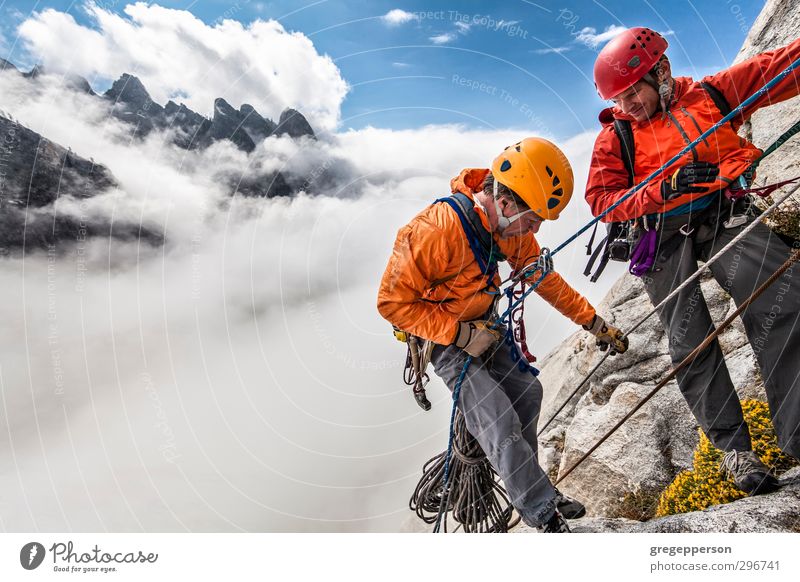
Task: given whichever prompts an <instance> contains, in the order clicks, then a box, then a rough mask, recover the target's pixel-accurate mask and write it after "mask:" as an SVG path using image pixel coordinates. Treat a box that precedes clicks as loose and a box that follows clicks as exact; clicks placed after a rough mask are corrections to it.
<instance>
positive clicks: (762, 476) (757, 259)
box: [586, 27, 800, 495]
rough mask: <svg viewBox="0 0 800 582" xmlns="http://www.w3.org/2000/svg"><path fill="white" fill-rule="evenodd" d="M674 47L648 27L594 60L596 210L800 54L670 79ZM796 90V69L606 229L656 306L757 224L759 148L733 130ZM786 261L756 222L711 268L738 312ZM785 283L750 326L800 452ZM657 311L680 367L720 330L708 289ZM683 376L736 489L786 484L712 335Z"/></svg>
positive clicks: (796, 340)
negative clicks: (753, 435) (758, 441)
mask: <svg viewBox="0 0 800 582" xmlns="http://www.w3.org/2000/svg"><path fill="white" fill-rule="evenodd" d="M666 50H667V41H666V40H665V39H664V38H663V37H662V36H661V35H660V34H659V33H657V32H656V31H654V30H652V29H649V28H644V27H638V28H631V29H629V30H626V31H625V32H623V33H621V34H620V35H618V36H617V37H615V38H614V39H613V40H611V41H610V42H609V43H608V44H607V45H606V46H605V47H604V48H603V49H602V51H601V52H600V54H599V56H598V57H597V60H596V62H595V66H594V80H595V85H596V87H597V91H598V93H599V94H600V97H602V98H603V99H610V100H611V101H612V102H613V104H614V106H613V107H611V108H609V109H606V110H604V111H603V112H602V113H601V115H600V120H601V122H602V123H603V129H602V130H601V131H600V135H599V136H598V137H597V141H596V143H595V147H594V153H593V157H592V162H591V167H590V173H589V179H588V182H587V186H586V201H587V202H588V203H589V205H590V206H591V209H592V212H593V213H594V215H595V216H597V215H599V214H601V213H602V212H603V211H605V210H606V209H607V208H608V207H609V206H611V205H612V204H614V203H615V202H616V201H618V200H619V199H620V198H621V197H622V196H624V195H625V194H626V193H627V192H628V190H629V189H630V187H631V186H633V185H634V184H636V183H639V182H641V181H642V180H643V179H644V178H645V177H646V176H648V175H649V174H651V173H652V172H654V171H655V170H657V169H658V168H660V167H661V166H662V165H663V164H664V163H665V162H666V161H667V160H669V159H670V158H672V157H673V156H675V155H676V154H677V153H678V152H679V151H680V150H681V149H683V148H684V147H685V146H686V145H688V144H689V143H691V142H692V141H694V140H695V139H697V137H698V136H699V135H700V134H701V133H703V132H704V131H705V130H707V129H708V128H710V127H711V126H712V125H714V124H715V123H716V122H718V121H719V120H720V119H721V118H722V117H723V116H724V115H725V114H727V113H728V112H730V111H731V109H733V108H735V107H737V106H738V105H739V104H740V103H741V102H742V101H744V100H745V99H746V98H748V97H749V96H750V95H751V94H753V93H754V92H755V91H756V90H758V89H759V88H761V87H762V86H763V85H764V84H765V83H766V82H768V81H769V80H770V79H772V78H773V77H775V76H776V75H777V74H778V73H780V72H781V71H782V70H783V69H785V68H786V67H787V66H789V65H790V64H791V63H792V62H793V61H794V60H796V59H797V58H798V57H800V40H796V41H794V42H792V43H791V44H789V45H788V46H785V47H782V48H778V49H775V50H772V51H770V52H765V53H762V54H760V55H757V56H755V57H753V58H751V59H748V60H745V61H743V62H741V63H738V64H736V65H734V66H732V67H730V68H729V69H726V70H724V71H722V72H720V73H717V74H715V75H711V76H708V77H706V78H704V79H703V80H702V81H694V80H692V79H691V78H689V77H677V78H674V77H673V76H672V69H671V65H670V61H669V59H668V58H667V56H666V54H665V53H666ZM798 93H800V75H798V72H797V71H794V72H793V73H792V74H790V75H789V76H788V77H787V78H786V79H784V80H783V81H782V82H780V83H779V84H778V85H776V86H775V88H773V89H772V90H771V91H770V92H769V93H768V95H766V96H764V97H762V98H760V99H759V100H757V101H756V102H755V103H754V104H753V105H751V106H750V107H748V108H747V109H746V110H744V111H743V112H742V114H740V115H738V116H736V117H734V118H733V120H732V121H731V123H729V124H725V125H723V126H721V127H720V128H719V129H718V130H717V131H716V132H715V133H713V134H711V135H710V136H708V137H707V138H705V139H703V140H702V141H701V142H699V143H698V144H697V146H696V147H694V148H693V149H692V150H691V151H689V152H688V153H687V154H686V155H685V156H684V157H683V158H682V159H681V160H680V161H679V162H677V163H676V164H674V165H672V166H670V167H669V168H668V169H667V170H666V171H665V172H664V173H663V174H661V175H659V176H658V177H657V178H656V179H654V180H653V181H651V182H650V183H649V184H648V185H647V186H645V187H644V188H642V189H641V190H639V191H637V192H636V193H635V194H634V195H633V196H631V197H630V198H628V199H627V200H625V201H624V202H623V203H622V204H620V205H619V206H618V207H616V208H615V209H614V210H612V211H611V212H610V213H609V214H608V215H606V216H605V217H604V218H603V220H604V221H606V222H610V223H613V224H614V226H616V227H618V228H617V229H616V230H614V229H613V228H611V229H610V230H609V232H610V233H620V232H622V233H625V235H624V239H625V240H623V237H622V236H619V240H618V241H611V242H612V243H614V244H612V245H611V247H612V248H613V249H614V252H613V253H611V252H610V253H609V255H610V256H611V258H621V259H623V260H624V259H625V258H627V257H628V256H630V257H634V260H633V262H632V267H631V272H632V273H633V274H634V275H638V276H641V277H642V282H643V283H644V288H645V290H646V292H647V294H648V295H649V297H650V299H651V301H652V302H653V303H654V304H658V303H659V302H661V300H662V299H664V297H666V296H667V295H668V294H669V293H670V292H671V291H672V290H673V289H675V288H676V287H677V286H678V285H680V284H681V283H682V282H683V281H684V280H685V279H687V278H688V277H689V276H690V275H692V273H694V272H695V271H696V270H697V268H698V266H697V261H698V260H706V259H708V258H709V257H710V256H712V255H714V254H715V253H716V252H717V251H719V250H720V249H721V248H722V247H723V246H724V245H726V244H727V243H729V242H730V241H731V240H732V239H733V238H734V237H735V236H736V235H738V234H739V233H740V232H741V231H742V230H743V229H744V228H745V227H746V226H747V225H748V224H749V223H750V222H752V221H753V219H754V217H755V213H756V209H755V207H754V206H753V204H752V200H751V199H750V196H749V195H746V196H743V195H742V193H741V192H739V193H738V194H737V190H742V189H745V188H747V187H748V185H749V182H750V180H751V179H752V176H751V175H750V173H751V172H748V169H749V168H750V166H751V164H752V163H753V161H754V160H756V159H757V158H758V157H759V156H760V154H761V151H760V150H759V149H758V148H756V147H755V146H754V145H753V144H752V143H750V142H749V141H747V140H746V139H744V138H742V137H740V136H739V135H738V134H737V130H738V129H739V128H740V127H741V126H742V124H743V123H744V122H745V121H746V120H747V119H748V118H749V116H750V115H751V114H752V113H753V112H754V111H756V110H757V109H759V108H760V107H765V106H768V105H771V104H773V103H777V102H779V101H783V100H785V99H788V98H790V97H794V96H795V95H797V94H798ZM613 236H614V235H612V238H613ZM626 241H628V243H629V244H630V247H629V248H627V249H625V248H624V245H625V244H626ZM645 241H647V242H648V244H646V245H643V244H642V243H644V242H645ZM636 245H638V246H636ZM645 247H646V248H645ZM619 249H622V250H619ZM627 251H631V252H630V253H628V252H627ZM615 253H616V255H617V256H614V255H615ZM788 255H789V248H788V247H787V245H786V244H785V242H784V241H783V240H781V238H779V237H778V236H777V235H776V234H774V233H773V232H772V231H771V230H770V229H769V228H768V227H767V226H765V225H763V224H759V225H757V226H756V227H755V228H754V230H752V231H751V232H750V233H749V234H748V235H747V236H745V237H744V238H743V239H741V241H740V242H739V243H738V244H737V246H736V247H735V248H733V249H731V250H730V251H728V252H727V253H725V254H723V255H722V256H721V257H720V260H718V261H717V262H715V263H714V264H712V265H711V267H710V270H711V272H712V274H713V276H714V278H715V279H716V280H717V282H718V283H719V284H720V285H722V286H723V288H724V289H725V290H726V291H727V292H728V293H730V295H731V296H732V297H733V299H734V301H735V302H736V303H737V304H738V303H740V302H742V301H743V300H744V299H746V298H747V297H748V296H749V295H750V294H751V293H752V292H753V291H754V290H755V289H756V288H757V287H758V286H759V285H760V284H761V283H763V282H764V281H765V280H766V279H767V278H768V277H769V276H770V275H771V274H772V273H774V272H775V271H776V270H777V269H778V267H780V266H781V264H783V262H784V261H785V260H786V258H787V257H788ZM779 284H780V286H782V287H779ZM779 284H776V285H775V286H773V288H772V290H771V291H768V292H767V293H764V294H763V295H762V296H761V297H760V298H758V299H756V300H755V301H754V302H753V303H752V304H751V305H750V306H749V307H748V309H747V310H746V311H745V312H744V314H743V316H742V320H743V322H744V326H745V330H746V332H747V337H748V339H749V341H750V344H751V346H752V348H753V351H754V352H755V356H756V360H757V361H758V365H759V367H760V371H761V376H762V378H763V379H764V384H765V388H766V394H767V399H768V401H769V406H770V411H771V416H772V421H773V423H774V425H775V430H776V432H777V435H778V443H779V445H780V447H781V449H783V450H784V451H785V452H787V453H789V454H791V455H793V456H795V457H800V429H799V428H798V426H799V425H800V358H798V354H800V319H799V318H800V281H798V280H797V277H795V280H792V277H791V273H788V274H786V275H784V276H783V277H782V278H781V279H780V281H779ZM786 288H788V289H789V291H788V292H786V291H785V289H786ZM781 289H783V292H782V293H781ZM778 293H781V295H780V297H777V296H776V294H778ZM778 304H779V308H778V309H776V308H775V305H778ZM659 316H660V318H661V322H662V323H663V325H664V327H665V329H666V330H667V335H668V339H669V351H670V355H671V357H672V361H673V362H674V363H676V364H677V363H678V362H680V361H681V360H683V359H684V358H685V357H686V356H687V355H688V354H689V353H691V352H692V350H694V348H695V347H696V346H698V345H699V344H700V343H701V342H702V341H703V340H704V339H705V338H706V336H707V335H708V334H709V333H710V331H711V330H712V329H713V323H712V321H711V316H710V315H709V312H708V308H707V306H706V303H705V299H704V297H703V294H702V292H701V289H700V284H699V282H695V283H694V284H693V285H690V286H688V287H687V288H686V289H685V290H683V291H682V292H681V293H680V294H678V295H677V297H676V298H675V299H673V300H672V301H670V302H668V303H667V305H666V306H665V307H664V308H663V309H661V310H660V312H659ZM766 328H768V330H769V331H768V332H767V333H765V331H764V330H765V329H766ZM677 378H678V384H679V386H680V389H681V392H682V393H683V395H684V397H685V399H686V401H687V403H688V404H689V406H690V408H691V410H692V412H693V413H694V415H695V417H696V418H697V421H698V423H699V424H700V426H701V427H702V428H703V430H704V431H705V432H706V434H707V435H708V437H709V438H710V439H711V441H712V442H713V443H714V445H715V446H717V447H718V448H720V449H722V450H723V451H725V453H726V454H725V457H724V460H723V463H722V467H723V468H724V469H725V470H726V471H727V472H728V473H729V474H730V475H731V476H732V477H733V479H734V482H735V483H736V485H737V486H738V487H739V488H740V489H742V490H743V491H745V492H747V493H749V494H751V495H755V494H759V493H766V492H769V491H772V490H774V489H775V488H776V487H777V486H778V482H777V480H776V479H775V477H774V476H773V475H772V473H771V472H770V469H769V468H768V467H767V466H765V465H764V463H763V462H762V461H761V460H760V459H759V457H758V456H757V455H755V454H754V453H753V451H752V446H751V441H750V434H749V431H748V428H747V425H746V424H745V422H744V418H743V415H742V408H741V405H740V403H739V398H738V396H737V394H736V391H735V390H734V386H733V383H732V381H731V377H730V375H729V373H728V369H727V367H726V366H725V361H724V359H723V355H722V350H721V349H720V346H719V343H718V342H717V341H716V340H715V341H714V342H713V343H712V344H711V345H710V346H709V347H708V348H706V349H705V350H704V351H703V352H701V353H700V355H699V356H698V357H697V358H696V360H695V361H694V362H693V363H692V365H691V366H689V367H687V368H685V369H684V370H682V371H681V372H679V373H678V377H677Z"/></svg>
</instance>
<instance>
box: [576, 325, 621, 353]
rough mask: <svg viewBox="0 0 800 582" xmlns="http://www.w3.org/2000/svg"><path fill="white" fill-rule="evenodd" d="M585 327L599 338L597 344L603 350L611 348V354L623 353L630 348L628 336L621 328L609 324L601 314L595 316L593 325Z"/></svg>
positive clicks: (584, 327)
mask: <svg viewBox="0 0 800 582" xmlns="http://www.w3.org/2000/svg"><path fill="white" fill-rule="evenodd" d="M583 329H586V330H588V331H590V332H591V333H592V334H593V335H594V336H595V337H596V338H597V345H598V346H599V347H600V350H601V351H603V352H604V351H606V350H607V349H608V348H611V355H612V356H613V355H616V354H623V353H625V351H626V350H627V349H628V338H627V337H624V334H623V333H622V330H621V329H618V328H616V327H614V326H613V325H608V324H607V323H606V322H605V321H604V320H603V318H602V317H600V316H599V315H595V316H594V321H592V324H591V325H588V326H586V325H584V326H583Z"/></svg>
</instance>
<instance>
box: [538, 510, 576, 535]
mask: <svg viewBox="0 0 800 582" xmlns="http://www.w3.org/2000/svg"><path fill="white" fill-rule="evenodd" d="M536 529H538V530H539V533H571V532H570V529H569V526H568V525H567V522H566V520H565V519H564V518H563V517H562V516H561V514H560V513H559V512H558V510H556V511H555V512H553V517H551V518H550V519H549V520H548V521H547V523H545V524H543V525H540V526H539V527H538V528H536Z"/></svg>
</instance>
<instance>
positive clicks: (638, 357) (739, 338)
mask: <svg viewBox="0 0 800 582" xmlns="http://www.w3.org/2000/svg"><path fill="white" fill-rule="evenodd" d="M798 30H800V13H798V12H797V10H796V7H795V6H794V3H793V2H792V1H791V0H775V1H769V2H767V4H766V6H765V7H764V9H763V11H762V13H761V15H760V16H759V18H758V20H757V22H756V23H755V25H754V26H753V29H752V31H751V33H750V35H749V36H748V38H747V41H746V42H745V44H744V46H743V48H742V51H741V52H740V54H739V57H737V58H738V59H739V60H741V59H744V58H747V57H749V56H752V55H754V54H756V53H759V52H762V51H765V50H769V49H772V48H776V47H779V46H782V45H785V44H787V43H788V42H790V41H792V40H794V39H795V38H796V37H797V31H798ZM798 118H800V98H797V97H796V98H793V99H791V100H789V101H787V102H786V103H783V104H779V105H777V106H773V107H770V108H767V109H765V110H761V111H758V112H757V113H756V114H755V115H753V117H752V120H751V123H750V125H749V126H748V127H747V128H745V131H747V132H749V134H750V135H751V136H752V139H753V140H754V142H755V144H756V145H757V146H759V147H762V148H763V147H766V146H767V145H769V144H770V143H771V142H772V141H773V140H774V139H775V138H776V137H777V136H778V135H780V133H782V132H783V131H785V130H786V129H788V127H789V126H790V125H791V124H792V123H794V122H795V121H796V120H797V119H798ZM790 144H791V147H789V144H787V145H784V146H783V147H782V148H781V150H779V152H780V153H779V154H776V155H773V156H772V157H771V158H768V159H767V160H768V161H767V162H765V163H764V164H762V165H761V168H760V170H759V178H758V180H759V182H761V183H770V182H773V181H777V180H779V179H785V178H786V177H789V176H796V175H798V174H800V139H798V138H795V139H794V141H793V142H790ZM701 286H702V288H703V293H704V295H705V297H706V302H707V303H708V306H709V310H710V312H711V315H712V318H713V319H714V321H716V322H717V323H719V322H721V321H722V320H723V319H724V318H725V317H726V316H727V315H728V314H729V313H730V312H731V311H733V310H734V309H735V305H734V304H733V302H732V300H731V298H730V297H729V296H728V295H727V294H726V293H725V292H724V291H723V290H722V288H721V287H720V286H719V285H717V283H716V282H715V281H713V279H711V278H710V277H709V276H706V277H705V278H704V279H703V280H702V282H701ZM651 308H652V306H651V304H650V301H649V299H648V298H647V296H646V294H645V292H644V288H643V286H642V284H641V282H640V281H639V280H638V279H637V278H635V277H633V276H631V275H627V274H626V275H624V276H623V277H622V278H621V279H620V280H619V281H617V283H616V284H615V285H614V287H613V288H612V289H611V291H610V292H609V293H608V295H607V297H606V298H605V299H604V301H603V302H602V303H601V305H600V306H599V307H598V309H599V311H600V312H601V313H603V314H604V315H605V314H607V315H608V316H609V317H608V319H609V321H610V322H611V323H613V324H614V325H616V326H618V327H621V328H622V329H630V328H631V327H632V325H633V324H634V323H635V322H637V321H639V320H640V319H641V318H642V317H643V316H644V315H646V314H647V313H648V312H649V311H650V310H651ZM720 344H721V346H722V350H723V352H724V354H725V357H726V361H727V365H728V369H729V371H730V373H731V378H732V380H733V382H734V385H735V386H736V387H737V391H738V392H739V396H740V397H741V398H758V399H762V400H764V399H765V394H764V391H763V384H762V382H761V379H760V377H759V375H758V372H757V366H756V363H755V357H754V355H753V352H752V350H751V348H750V346H749V344H748V343H747V338H746V336H745V335H744V328H743V326H742V324H741V321H739V320H737V321H736V323H735V324H734V325H733V326H732V327H730V328H729V329H728V330H726V331H725V332H724V333H723V334H722V335H721V336H720ZM631 346H632V347H631V350H629V351H628V353H626V354H624V355H622V356H617V357H615V358H609V359H608V360H606V362H605V363H604V364H603V366H602V367H601V368H600V369H599V370H598V372H597V373H596V374H595V375H594V377H593V378H592V380H591V381H590V382H589V383H588V385H586V386H584V387H583V389H582V391H581V393H579V394H577V395H576V396H575V397H574V398H572V400H571V401H570V402H569V404H568V405H567V407H566V408H565V410H564V411H562V412H561V414H560V415H559V417H558V418H557V419H556V420H555V421H554V422H553V423H552V424H551V425H550V426H549V427H548V429H547V430H546V431H545V433H544V434H543V435H542V437H540V443H541V450H540V461H541V463H542V465H543V466H544V468H545V470H546V471H548V473H549V474H550V475H551V476H556V475H558V474H560V473H563V472H564V471H565V470H566V469H567V468H568V467H570V466H572V464H573V463H574V462H575V461H576V460H577V459H578V458H580V457H581V456H582V455H583V453H585V452H586V451H587V450H588V449H589V448H590V447H591V446H592V445H593V444H594V443H595V442H596V441H597V440H598V439H599V438H600V437H601V436H602V435H603V434H605V432H606V431H607V430H609V429H610V428H611V427H613V426H614V425H615V424H616V423H617V422H618V421H619V420H620V419H621V418H622V417H623V416H624V415H625V414H626V413H627V412H628V411H629V410H630V409H631V408H632V407H633V405H634V404H636V402H638V400H639V399H640V398H641V397H642V396H644V395H645V394H646V393H648V392H649V391H650V390H651V389H652V387H653V386H654V385H655V384H656V383H657V382H658V381H659V380H660V379H661V378H663V377H664V376H665V375H666V374H667V373H668V372H669V371H670V369H671V362H670V358H669V356H668V355H667V354H668V351H667V345H666V338H665V333H664V330H663V327H662V325H661V323H660V321H659V320H658V317H657V315H653V316H652V317H651V318H650V319H649V320H648V321H647V322H646V323H645V324H644V325H643V326H642V327H640V328H639V329H638V330H637V331H636V332H635V333H634V334H633V335H632V336H631ZM601 355H602V354H601V353H600V352H599V351H598V350H597V349H596V348H595V346H594V341H593V340H590V339H589V335H588V333H587V332H578V333H576V334H574V335H573V336H571V337H570V338H568V339H567V340H566V341H565V342H564V343H563V344H562V345H561V346H559V347H558V348H556V349H555V350H554V351H553V352H551V353H550V354H549V355H548V356H547V357H546V358H545V359H544V361H543V363H542V366H541V371H542V373H541V376H540V379H541V380H542V384H543V386H544V388H545V403H544V406H543V410H542V413H541V416H540V419H541V420H540V422H541V423H542V424H543V423H544V422H545V421H546V420H547V419H549V418H550V417H551V415H552V413H553V412H554V411H555V410H556V408H557V407H558V406H560V405H561V404H562V403H563V402H564V400H565V399H566V397H567V395H568V394H569V393H570V392H571V391H572V390H573V389H574V388H575V387H576V386H577V385H578V384H579V382H580V380H581V379H582V378H583V376H584V375H585V374H586V373H587V372H588V371H589V370H590V369H591V368H592V366H594V365H595V364H596V363H597V362H598V361H599V359H600V356H601ZM696 442H697V424H696V422H695V420H694V417H693V416H692V414H691V412H690V410H689V407H688V405H687V404H686V402H685V400H684V399H683V397H682V396H681V394H680V392H679V390H678V387H677V384H676V383H675V382H671V383H670V384H668V385H667V386H666V387H664V388H663V389H662V390H661V391H660V392H659V393H658V394H657V395H656V396H655V397H654V398H653V399H652V400H651V401H650V402H648V403H647V404H646V405H645V406H644V407H643V408H642V409H641V410H640V411H638V412H637V414H636V415H635V416H633V417H632V418H631V419H630V420H629V421H628V422H627V423H626V424H625V425H623V427H622V428H621V429H620V430H619V431H617V432H616V433H615V434H614V435H613V436H612V437H611V438H610V439H609V440H608V441H606V442H605V443H604V444H603V445H601V446H600V448H598V449H597V451H595V452H594V453H593V454H592V456H591V457H590V458H589V459H587V460H586V461H585V462H584V463H583V464H582V465H581V466H580V467H579V468H578V469H577V470H576V471H575V472H574V473H572V474H571V475H570V476H569V477H568V478H567V479H565V481H564V482H562V483H561V484H560V485H559V488H560V489H561V490H562V491H564V492H565V493H567V494H569V495H573V496H575V497H577V498H579V499H581V500H582V501H584V502H585V503H586V505H587V509H588V512H589V515H590V516H604V517H616V516H619V515H625V514H626V513H627V512H628V507H629V505H630V501H631V499H636V500H638V502H639V503H640V504H645V505H647V504H649V506H650V507H651V508H652V509H654V507H655V505H654V504H655V502H656V500H657V498H656V496H657V494H658V493H659V492H660V491H661V490H663V488H664V487H665V486H666V485H668V484H669V483H670V482H671V481H672V479H673V478H674V477H675V475H676V474H677V473H678V472H680V471H681V470H683V469H689V468H691V462H692V450H693V448H694V446H695V445H696ZM749 502H751V500H748V503H749ZM795 503H796V501H795ZM739 507H741V506H739ZM719 511H723V509H720V510H719ZM727 511H728V510H727V509H726V510H724V511H723V512H727ZM664 523H669V524H679V523H680V520H679V518H677V517H676V518H668V521H665V522H664ZM664 527H665V528H666V527H668V526H664ZM669 527H672V526H669ZM675 527H678V526H675ZM631 531H633V530H631ZM637 531H638V530H637ZM642 531H667V530H649V529H648V530H642ZM690 531H694V530H690ZM714 531H727V530H726V529H722V530H714ZM737 531H738V530H737Z"/></svg>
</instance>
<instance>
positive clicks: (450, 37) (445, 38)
mask: <svg viewBox="0 0 800 582" xmlns="http://www.w3.org/2000/svg"><path fill="white" fill-rule="evenodd" d="M455 39H456V35H455V34H453V33H452V32H445V33H442V34H437V35H436V36H432V37H430V41H431V42H432V43H433V44H447V43H448V42H453V41H454V40H455Z"/></svg>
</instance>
